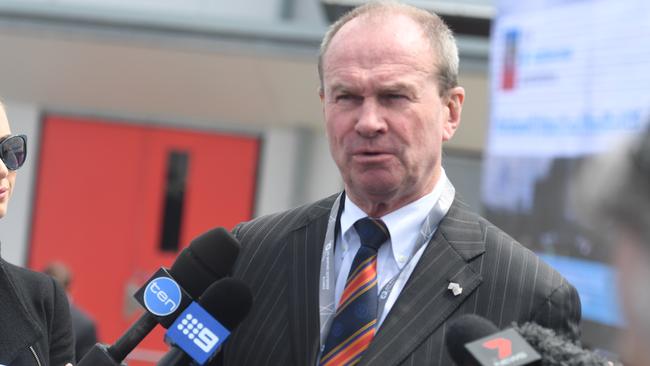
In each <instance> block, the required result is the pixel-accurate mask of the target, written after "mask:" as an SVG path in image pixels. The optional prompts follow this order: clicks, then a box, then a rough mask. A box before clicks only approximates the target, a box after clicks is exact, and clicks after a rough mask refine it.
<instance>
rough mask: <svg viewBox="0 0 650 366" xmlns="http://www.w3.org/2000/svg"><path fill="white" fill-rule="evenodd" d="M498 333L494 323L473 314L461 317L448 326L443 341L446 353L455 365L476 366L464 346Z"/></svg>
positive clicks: (475, 362)
mask: <svg viewBox="0 0 650 366" xmlns="http://www.w3.org/2000/svg"><path fill="white" fill-rule="evenodd" d="M498 331H499V328H497V326H496V325H494V323H492V322H491V321H489V320H487V319H485V318H483V317H481V316H478V315H475V314H466V315H462V316H460V317H458V318H457V319H455V320H454V321H452V322H451V324H450V325H449V329H448V330H447V336H446V340H445V341H446V344H447V351H448V352H449V355H450V356H451V358H452V359H453V360H454V362H455V363H456V364H457V365H460V366H469V365H478V363H477V361H476V360H475V359H474V358H473V357H472V356H471V355H470V353H469V352H468V351H467V349H466V348H465V344H467V343H470V342H472V341H475V340H477V339H479V338H483V337H487V336H489V335H490V334H494V333H496V332H498Z"/></svg>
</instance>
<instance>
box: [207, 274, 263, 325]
mask: <svg viewBox="0 0 650 366" xmlns="http://www.w3.org/2000/svg"><path fill="white" fill-rule="evenodd" d="M252 304H253V294H252V293H251V290H250V289H249V287H248V286H247V285H246V284H245V283H244V282H242V281H240V280H238V279H236V278H230V277H228V278H223V279H221V280H219V281H217V282H215V283H213V284H212V285H210V287H208V289H207V290H205V292H204V293H203V295H201V298H199V305H201V307H203V309H205V310H206V311H207V312H208V313H210V315H212V316H213V317H214V318H215V319H217V320H218V321H219V322H220V323H221V324H222V325H223V326H224V327H226V329H228V330H230V331H233V330H234V329H235V327H237V325H239V323H241V322H242V320H244V318H245V317H246V315H247V314H248V312H249V311H250V309H251V306H252Z"/></svg>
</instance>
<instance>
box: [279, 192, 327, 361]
mask: <svg viewBox="0 0 650 366" xmlns="http://www.w3.org/2000/svg"><path fill="white" fill-rule="evenodd" d="M334 198H336V196H333V197H330V198H328V199H327V200H325V201H321V203H320V204H317V205H315V206H314V207H313V208H312V209H311V210H310V212H309V213H308V214H307V220H306V222H305V224H304V225H302V226H300V227H298V228H297V229H296V230H294V231H292V232H291V233H290V234H289V236H288V238H287V240H288V245H287V250H288V251H289V253H287V254H288V258H289V268H288V273H287V275H288V283H289V319H290V324H289V326H290V327H291V330H292V331H291V332H290V334H291V337H292V339H291V344H292V346H293V347H292V349H293V355H294V360H295V364H296V365H300V366H302V365H315V363H316V358H317V357H318V346H319V339H320V321H319V315H318V314H319V312H318V307H319V304H318V296H319V295H318V294H319V291H318V289H319V286H318V277H319V275H320V259H321V254H322V249H323V243H324V241H325V232H326V230H327V221H328V217H329V211H330V209H331V207H332V204H333V202H334Z"/></svg>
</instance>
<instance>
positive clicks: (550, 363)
mask: <svg viewBox="0 0 650 366" xmlns="http://www.w3.org/2000/svg"><path fill="white" fill-rule="evenodd" d="M446 344H447V351H448V352H449V355H450V356H451V358H452V359H453V360H454V362H455V363H456V364H457V365H458V366H521V365H545V366H579V365H580V366H596V365H598V366H604V365H613V363H611V362H609V361H607V360H606V359H605V358H603V357H601V356H599V355H598V354H596V353H594V352H592V351H589V350H585V349H584V348H582V347H580V346H579V345H578V344H576V343H574V342H572V341H571V340H569V339H568V338H565V337H563V336H561V335H558V334H556V333H555V332H554V331H553V330H551V329H548V328H544V327H542V326H540V325H538V324H535V323H524V324H522V325H516V324H513V327H512V328H508V329H506V330H502V331H500V330H499V328H497V327H496V325H494V323H492V322H491V321H489V320H487V319H485V318H483V317H480V316H478V315H474V314H468V315H463V316H461V317H459V318H458V319H456V320H455V321H454V322H452V323H451V325H450V326H449V330H448V333H447V339H446Z"/></svg>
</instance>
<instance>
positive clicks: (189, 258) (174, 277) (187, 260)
mask: <svg viewBox="0 0 650 366" xmlns="http://www.w3.org/2000/svg"><path fill="white" fill-rule="evenodd" d="M239 248H240V245H239V242H238V241H237V240H236V239H235V238H233V237H232V235H230V233H229V232H228V231H227V230H225V229H224V228H216V229H212V230H209V231H207V232H206V233H204V234H202V235H200V236H198V237H197V238H195V239H194V240H192V242H191V243H190V245H189V246H188V247H187V248H185V249H183V251H181V253H180V254H179V255H178V257H177V258H176V260H175V261H174V263H173V264H172V267H171V269H170V270H169V273H167V272H166V270H164V269H161V270H160V271H158V272H157V274H158V273H160V274H161V277H171V281H172V282H173V283H176V286H180V288H179V289H178V290H179V291H180V292H181V294H182V295H181V296H180V297H181V299H182V302H184V304H182V305H184V306H187V305H188V303H189V302H191V299H189V300H185V299H187V298H189V297H191V298H198V297H199V296H200V295H201V294H202V293H203V291H204V290H205V289H206V288H208V286H210V285H211V284H212V283H213V282H214V281H216V280H218V279H219V278H222V277H224V276H226V275H228V274H229V273H230V271H231V270H232V267H233V265H234V263H235V260H236V259H237V255H238V254H239ZM155 276H156V275H154V277H155ZM161 277H157V278H156V280H157V279H159V278H161ZM154 281H155V280H154ZM150 284H151V283H149V284H148V285H150ZM153 285H154V286H155V285H156V283H153ZM146 286H147V285H145V287H146ZM172 286H173V284H172ZM145 287H143V289H141V290H140V291H139V292H141V291H144V288H145ZM154 289H156V287H154ZM158 295H159V296H160V298H159V299H160V300H164V299H166V294H165V292H164V291H159V293H158ZM168 300H169V299H168ZM175 305H176V309H175V310H174V312H173V313H171V314H167V315H166V316H156V315H155V314H152V313H149V312H145V313H144V314H143V315H142V316H141V317H140V318H139V319H138V320H137V321H136V322H135V323H134V324H133V325H132V326H131V327H130V328H129V329H128V330H127V331H126V332H125V333H124V334H123V335H122V336H121V337H120V338H119V339H118V340H117V341H116V342H115V343H114V344H113V345H112V346H110V347H106V346H104V345H100V344H97V345H96V346H95V347H93V348H92V349H91V350H90V351H89V352H88V353H87V354H86V355H85V356H84V357H83V359H82V360H81V361H80V362H79V364H78V365H79V366H115V365H119V364H120V363H121V362H122V360H124V358H126V356H127V355H128V354H129V353H130V352H131V351H132V350H133V349H134V348H135V347H136V346H137V345H138V344H139V343H140V342H141V341H142V340H143V339H144V338H145V337H146V336H147V334H149V333H150V332H151V330H153V328H154V327H155V326H156V324H158V323H159V322H161V323H162V325H163V326H169V325H170V324H171V323H172V322H173V321H174V319H175V318H176V316H178V314H179V313H180V312H182V311H183V309H184V306H178V304H175ZM145 308H147V307H145ZM147 310H148V311H151V310H150V309H148V308H147Z"/></svg>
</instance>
